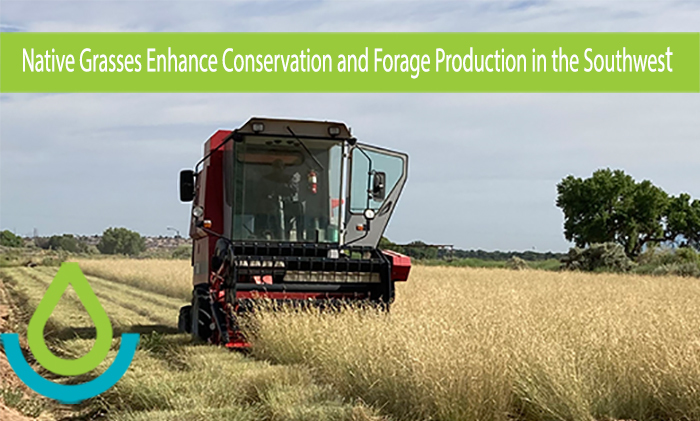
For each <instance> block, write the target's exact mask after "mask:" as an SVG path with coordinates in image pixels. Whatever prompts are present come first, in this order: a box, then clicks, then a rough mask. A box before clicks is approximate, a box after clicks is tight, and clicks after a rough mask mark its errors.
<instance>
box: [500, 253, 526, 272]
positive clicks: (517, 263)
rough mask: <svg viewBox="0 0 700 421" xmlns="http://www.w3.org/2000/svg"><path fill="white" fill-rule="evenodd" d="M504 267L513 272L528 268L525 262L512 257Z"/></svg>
mask: <svg viewBox="0 0 700 421" xmlns="http://www.w3.org/2000/svg"><path fill="white" fill-rule="evenodd" d="M506 266H507V267H508V268H509V269H513V270H523V269H528V268H529V267H530V266H529V265H528V264H527V262H526V261H525V260H523V259H521V258H519V257H518V256H513V257H511V258H510V259H508V261H507V262H506Z"/></svg>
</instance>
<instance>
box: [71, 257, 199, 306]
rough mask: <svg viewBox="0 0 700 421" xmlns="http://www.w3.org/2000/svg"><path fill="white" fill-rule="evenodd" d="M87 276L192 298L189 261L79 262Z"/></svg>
mask: <svg viewBox="0 0 700 421" xmlns="http://www.w3.org/2000/svg"><path fill="white" fill-rule="evenodd" d="M75 261H76V262H78V263H79V264H80V269H82V271H83V273H85V274H86V275H92V276H97V277H100V278H103V279H107V280H110V281H115V282H120V283H124V284H127V285H130V286H134V287H137V288H140V289H142V290H145V291H152V292H157V293H159V294H163V295H167V296H168V297H175V298H181V299H184V300H188V301H189V300H190V299H191V298H192V266H191V265H190V261H189V260H168V259H144V260H136V259H77V260H75Z"/></svg>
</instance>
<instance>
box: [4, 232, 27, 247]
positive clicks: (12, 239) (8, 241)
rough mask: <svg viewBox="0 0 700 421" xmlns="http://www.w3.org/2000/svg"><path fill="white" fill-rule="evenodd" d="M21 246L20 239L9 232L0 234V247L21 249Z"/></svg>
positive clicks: (22, 243) (22, 242)
mask: <svg viewBox="0 0 700 421" xmlns="http://www.w3.org/2000/svg"><path fill="white" fill-rule="evenodd" d="M23 245H24V241H22V237H20V236H18V235H15V234H13V233H12V232H11V231H9V230H5V231H2V232H0V246H5V247H22V246H23Z"/></svg>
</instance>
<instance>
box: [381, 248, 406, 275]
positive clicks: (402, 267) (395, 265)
mask: <svg viewBox="0 0 700 421" xmlns="http://www.w3.org/2000/svg"><path fill="white" fill-rule="evenodd" d="M382 253H384V255H385V256H387V257H389V258H390V259H391V280H392V281H394V282H404V281H407V280H408V274H409V272H411V258H410V257H408V256H404V255H403V254H401V253H397V252H395V251H391V250H382Z"/></svg>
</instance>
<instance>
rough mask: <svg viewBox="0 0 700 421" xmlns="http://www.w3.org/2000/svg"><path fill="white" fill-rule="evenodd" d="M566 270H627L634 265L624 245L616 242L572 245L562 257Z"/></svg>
mask: <svg viewBox="0 0 700 421" xmlns="http://www.w3.org/2000/svg"><path fill="white" fill-rule="evenodd" d="M562 265H563V267H564V268H565V269H568V270H583V271H588V272H593V271H610V272H627V271H629V270H630V269H632V268H633V267H634V262H633V261H631V260H630V259H629V258H628V257H627V254H626V253H625V249H624V247H622V246H621V245H619V244H616V243H598V244H591V245H590V246H589V247H587V248H584V249H582V248H579V247H573V248H571V249H569V252H568V253H567V255H566V256H565V257H564V258H563V259H562Z"/></svg>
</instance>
